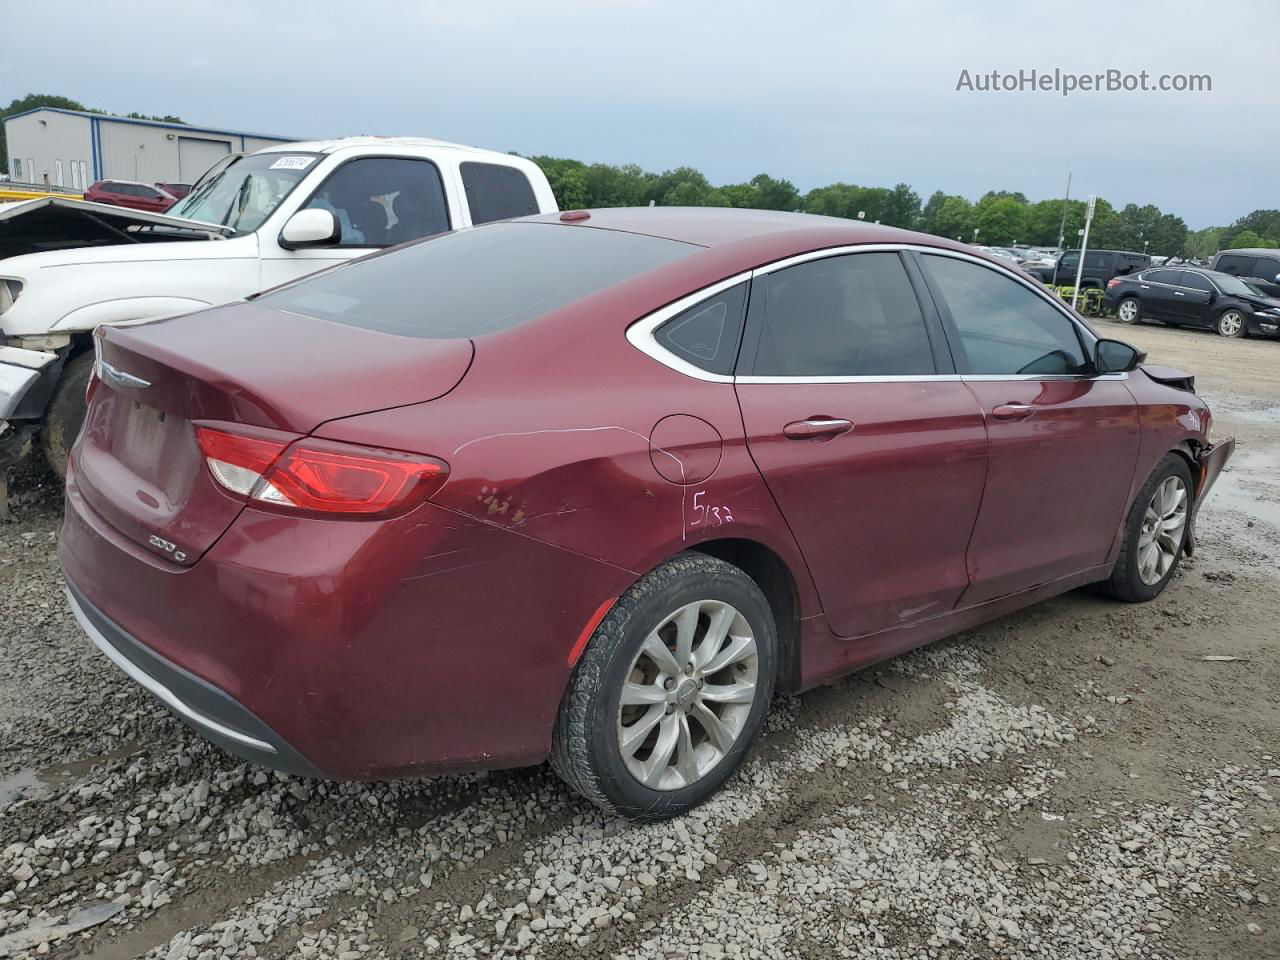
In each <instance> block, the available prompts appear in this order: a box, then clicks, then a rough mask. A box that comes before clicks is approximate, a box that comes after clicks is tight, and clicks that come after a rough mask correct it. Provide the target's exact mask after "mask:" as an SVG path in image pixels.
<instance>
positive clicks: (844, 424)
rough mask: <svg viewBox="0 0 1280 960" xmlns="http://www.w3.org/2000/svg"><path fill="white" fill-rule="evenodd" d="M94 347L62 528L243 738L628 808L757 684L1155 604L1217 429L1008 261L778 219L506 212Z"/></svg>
mask: <svg viewBox="0 0 1280 960" xmlns="http://www.w3.org/2000/svg"><path fill="white" fill-rule="evenodd" d="M96 342H97V347H98V366H97V374H96V376H95V378H94V379H93V380H92V381H91V387H90V391H91V401H90V405H89V415H88V419H87V421H86V425H85V428H84V430H83V432H82V434H81V436H80V439H79V441H78V443H77V444H76V446H75V448H74V451H73V453H72V456H71V463H70V469H69V471H68V476H67V510H66V521H65V526H64V528H63V532H62V536H61V539H60V543H59V553H60V557H61V562H62V565H63V569H64V571H65V573H66V579H67V583H68V585H69V588H70V595H71V603H72V607H73V609H74V611H75V614H76V616H77V617H78V619H79V621H80V623H81V624H82V626H83V627H84V629H85V630H86V631H87V632H88V634H89V635H90V636H91V637H92V638H93V640H94V641H95V642H96V643H97V644H98V645H99V646H100V647H101V648H102V649H103V651H105V652H106V654H107V655H108V656H109V657H110V658H111V659H112V660H114V661H115V662H116V663H117V664H118V665H119V666H120V667H122V668H123V669H124V670H125V671H127V672H128V673H129V674H131V675H132V676H133V677H134V678H135V679H136V680H137V681H138V682H139V683H141V684H142V685H143V686H145V687H146V688H147V689H149V690H150V691H152V692H153V693H154V694H155V695H156V696H158V697H159V698H160V699H161V700H162V701H164V702H165V703H166V704H168V706H169V707H170V708H171V709H173V710H174V711H175V712H176V713H177V714H178V715H179V716H180V717H182V718H183V719H184V720H186V721H187V722H188V723H190V724H191V725H192V726H193V727H195V728H196V729H197V730H199V731H200V732H202V733H203V734H205V735H206V736H207V737H208V738H209V739H211V740H213V741H215V742H217V743H219V744H221V745H223V746H224V747H226V748H227V749H229V750H231V751H233V752H234V753H237V754H239V755H241V756H244V757H248V758H250V759H252V760H255V761H258V762H261V763H263V764H266V765H268V766H272V767H275V768H278V769H283V770H287V771H293V772H295V773H300V774H305V775H310V776H323V777H335V778H384V777H393V776H401V775H413V774H422V773H438V772H444V771H454V770H463V769H472V768H492V767H503V766H515V765H522V764H533V763H537V762H539V761H542V760H544V759H546V758H548V757H550V759H551V761H552V763H553V764H554V766H555V768H556V769H557V770H558V771H559V772H560V773H561V774H562V775H563V777H564V778H565V779H566V780H567V781H568V782H569V783H570V784H571V785H572V786H573V787H575V788H576V789H577V790H578V791H579V792H580V793H582V794H583V795H585V796H586V797H588V798H590V799H591V800H593V801H595V802H597V803H598V804H600V805H601V806H603V807H605V808H607V809H610V810H614V811H617V812H618V813H621V814H623V815H625V816H628V817H634V818H638V819H652V818H658V817H664V816H670V815H673V814H676V813H679V812H681V811H683V810H686V809H688V808H689V807H690V806H691V805H693V804H696V803H698V802H699V801H701V800H702V799H704V798H705V797H707V796H708V795H709V794H710V793H712V792H713V791H714V790H715V789H716V788H717V787H718V786H719V785H720V784H721V783H723V782H724V781H725V779H726V778H727V777H729V776H730V775H731V774H732V773H733V771H734V769H735V768H736V767H737V766H738V764H739V763H740V762H741V761H742V759H743V756H744V754H745V753H746V752H747V750H748V748H749V747H750V745H751V743H752V741H753V740H754V738H755V737H756V735H757V733H758V732H759V730H760V728H761V725H762V723H763V721H764V718H765V713H766V711H767V710H768V709H769V703H770V699H771V697H772V696H773V694H774V692H775V690H785V691H798V690H803V689H805V688H806V687H811V686H813V685H815V684H817V683H819V682H821V681H824V680H827V679H829V678H831V677H835V676H837V675H839V674H843V673H846V672H848V671H851V670H854V669H857V668H859V667H862V666H864V665H866V664H869V663H872V662H874V661H877V660H881V659H883V658H886V657H890V656H893V655H894V654H897V653H900V652H902V651H905V650H908V649H910V648H912V647H916V646H919V645H921V644H924V643H928V642H930V641H933V640H937V639H938V638H940V637H944V636H946V635H948V634H951V633H955V632H956V631H958V630H964V629H967V628H969V627H972V626H974V625H975V624H978V623H981V622H982V621H985V620H989V619H991V618H993V617H998V616H1000V615H1002V614H1006V613H1008V612H1010V611H1012V610H1015V609H1018V608H1020V607H1023V606H1026V605H1027V604H1030V603H1034V602H1036V601H1038V600H1042V599H1044V598H1046V597H1050V596H1053V595H1054V594H1058V593H1062V592H1063V591H1066V590H1070V589H1072V588H1074V587H1079V586H1083V585H1085V584H1098V585H1100V587H1101V589H1102V590H1104V591H1105V592H1107V593H1109V594H1111V595H1112V596H1114V597H1117V598H1119V599H1121V600H1126V601H1140V600H1149V599H1151V598H1153V597H1155V596H1156V595H1158V594H1159V593H1160V592H1161V590H1163V589H1164V587H1165V585H1166V584H1167V583H1168V582H1169V579H1170V577H1171V576H1172V575H1173V572H1174V570H1175V569H1176V568H1177V565H1178V560H1179V556H1180V555H1181V554H1182V553H1183V552H1184V551H1186V552H1190V551H1191V550H1192V549H1193V546H1194V539H1193V535H1194V523H1195V515H1196V510H1197V508H1198V506H1199V504H1200V503H1201V502H1202V501H1203V499H1204V495H1205V492H1206V491H1207V490H1208V488H1209V486H1210V484H1212V483H1213V481H1214V479H1215V478H1216V476H1217V474H1218V472H1219V471H1220V470H1221V469H1222V466H1223V463H1224V462H1225V461H1226V459H1227V458H1228V456H1229V455H1230V453H1231V451H1232V448H1233V442H1232V441H1224V442H1222V443H1217V444H1213V443H1211V442H1210V439H1209V411H1208V409H1207V408H1206V406H1205V404H1204V402H1203V401H1201V400H1200V399H1199V398H1198V397H1197V396H1196V395H1195V394H1194V393H1193V392H1192V386H1193V384H1192V381H1191V378H1190V377H1189V376H1188V375H1186V374H1182V373H1180V372H1178V371H1175V370H1170V369H1168V368H1158V367H1149V366H1144V365H1143V359H1144V358H1143V356H1142V355H1141V354H1140V353H1139V352H1138V351H1136V350H1135V349H1134V348H1132V347H1130V346H1128V345H1126V344H1123V343H1120V342H1118V341H1114V340H1105V339H1099V338H1098V337H1097V335H1096V334H1094V333H1093V331H1092V330H1090V328H1089V327H1088V326H1086V325H1085V324H1084V323H1083V322H1082V321H1081V320H1080V319H1079V317H1078V316H1076V315H1075V314H1073V313H1072V312H1070V311H1069V310H1067V309H1065V308H1064V306H1063V305H1062V304H1061V303H1060V302H1059V301H1058V300H1056V299H1055V298H1054V297H1052V296H1051V295H1049V294H1047V293H1046V292H1045V291H1044V290H1043V288H1041V287H1040V286H1039V285H1038V284H1036V283H1034V282H1033V281H1030V280H1029V279H1027V278H1026V277H1025V276H1023V275H1022V274H1020V273H1019V272H1017V271H1015V270H1012V269H1010V268H1008V267H1007V266H1005V265H1003V264H1001V263H998V262H996V261H993V260H989V259H986V258H984V257H981V256H976V255H974V254H973V253H972V252H970V250H969V249H968V248H966V247H965V246H963V245H961V244H956V243H950V242H948V241H946V240H942V239H940V238H938V237H931V236H923V235H920V234H914V233H908V232H904V231H900V230H895V229H891V228H888V227H878V226H872V225H866V224H861V223H854V222H849V221H844V220H835V219H827V218H820V217H810V216H803V215H796V214H781V213H765V212H756V211H740V210H710V209H707V210H694V209H677V208H667V209H663V208H656V209H639V210H632V209H618V210H600V211H593V212H591V213H586V212H582V211H575V212H571V213H565V214H560V215H550V216H542V217H534V218H529V219H524V220H518V221H510V222H505V223H495V224H490V225H486V226H483V227H479V228H476V229H472V230H464V231H459V232H457V233H452V234H445V235H442V236H439V237H436V238H433V239H428V240H425V241H421V242H418V243H414V244H410V245H407V246H403V247H399V248H396V249H393V250H389V251H387V252H385V253H379V254H376V255H374V256H370V257H367V258H365V259H363V260H360V261H357V262H354V263H351V264H350V265H344V266H341V267H338V268H336V269H332V270H328V271H326V272H324V273H322V274H319V275H316V276H313V277H310V278H308V279H303V280H300V281H298V282H295V283H292V284H289V285H286V286H283V287H279V288H276V289H275V290H272V291H269V292H267V293H264V294H260V295H258V296H256V297H254V298H251V299H250V301H249V302H243V303H238V304H234V305H229V306H224V307H217V308H213V309H211V310H206V311H203V312H201V313H197V314H191V315H188V316H183V317H177V318H172V319H167V320H162V321H158V322H151V323H144V324H139V325H131V326H121V327H103V328H100V329H99V336H98V338H97V341H96Z"/></svg>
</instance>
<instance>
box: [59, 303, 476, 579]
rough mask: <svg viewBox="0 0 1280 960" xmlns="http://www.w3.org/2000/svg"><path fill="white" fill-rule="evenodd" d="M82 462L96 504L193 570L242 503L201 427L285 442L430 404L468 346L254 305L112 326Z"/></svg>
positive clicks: (460, 368)
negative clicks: (206, 449) (332, 425)
mask: <svg viewBox="0 0 1280 960" xmlns="http://www.w3.org/2000/svg"><path fill="white" fill-rule="evenodd" d="M98 350H99V367H98V369H99V379H100V382H99V383H98V384H97V385H96V387H95V388H94V393H93V397H92V402H91V403H90V406H89V413H88V417H87V419H86V421H85V426H84V429H83V431H82V433H81V437H80V440H79V441H78V442H77V445H76V449H75V453H74V455H73V458H72V471H73V474H74V482H75V483H76V485H77V489H78V491H79V492H80V494H81V496H82V497H83V498H84V500H85V502H86V503H87V504H88V505H89V506H90V507H92V508H93V509H94V510H95V511H96V512H97V513H98V514H99V515H100V516H101V517H102V518H103V519H104V520H105V521H106V522H107V523H109V524H110V525H111V526H113V527H114V528H115V529H116V530H118V531H119V532H120V533H121V534H123V535H124V536H126V537H128V538H129V539H130V540H132V541H134V542H135V543H137V544H139V545H141V546H142V547H144V548H146V549H148V550H150V551H152V552H154V553H156V554H158V555H161V556H163V557H164V558H165V559H167V560H169V561H171V562H173V563H177V564H180V565H190V564H192V563H195V562H196V560H198V559H199V558H200V556H201V555H203V554H204V552H205V551H206V550H208V549H209V547H211V546H212V545H213V543H214V542H215V541H216V540H217V539H218V537H220V536H221V535H222V533H223V532H224V531H225V530H226V529H227V527H229V526H230V525H231V522H232V521H233V520H234V519H235V518H236V516H237V515H238V514H239V512H240V510H241V509H242V508H243V506H244V503H243V501H242V500H241V499H238V498H237V497H235V496H233V495H231V494H230V493H228V492H227V491H225V490H224V489H223V488H222V487H220V486H219V485H218V484H217V482H216V481H215V480H214V479H213V477H212V476H211V475H210V473H209V470H208V468H207V466H206V464H205V458H204V454H203V453H202V451H201V450H200V447H199V445H198V443H197V440H196V435H195V430H194V427H193V424H196V423H205V424H212V425H215V426H217V427H219V428H220V429H230V430H232V431H235V432H239V433H243V434H247V435H249V436H255V437H259V438H263V439H271V440H279V441H284V442H287V441H289V440H290V439H293V438H296V437H299V436H303V435H305V434H308V433H310V432H311V431H312V430H314V429H315V428H316V427H318V426H319V425H320V424H322V423H324V422H326V421H328V420H332V419H336V418H339V417H347V416H354V415H357V414H360V413H368V412H371V411H374V410H382V409H387V408H390V407H396V406H401V405H404V404H410V403H420V402H423V401H426V400H432V399H434V398H436V397H440V396H442V395H444V394H446V393H448V392H449V391H450V390H452V389H453V388H454V387H455V386H457V384H458V383H459V382H460V381H461V379H462V377H463V375H464V374H465V373H466V371H467V368H468V367H469V366H470V364H471V359H472V355H473V347H472V343H471V341H470V340H465V339H458V340H429V339H421V338H408V337H400V336H395V335H392V334H386V333H379V332H375V331H369V330H363V329H359V328H355V327H348V326H343V325H340V324H335V323H331V322H329V321H325V320H318V319H313V318H309V317H301V316H296V315H293V314H283V313H279V312H277V311H273V310H268V309H265V308H262V307H258V306H255V305H252V304H238V305H234V306H229V307H223V308H216V309H213V310H206V311H201V312H200V313H197V314H189V315H187V316H184V317H178V318H173V319H170V320H165V321H161V322H155V323H144V324H138V325H132V326H123V327H113V328H103V329H102V332H101V335H100V336H99V338H98Z"/></svg>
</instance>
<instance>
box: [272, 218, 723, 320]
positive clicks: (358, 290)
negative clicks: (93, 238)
mask: <svg viewBox="0 0 1280 960" xmlns="http://www.w3.org/2000/svg"><path fill="white" fill-rule="evenodd" d="M701 249H702V248H701V247H698V246H695V245H693V244H689V243H681V242H680V241H677V240H666V239H663V238H661V237H648V236H643V235H641V234H635V233H621V232H619V231H616V230H593V229H591V228H583V227H562V226H559V225H558V224H538V223H494V224H489V225H487V226H483V227H477V228H475V229H472V230H462V231H459V232H457V233H449V234H444V235H442V236H439V237H435V238H432V239H430V240H425V241H423V242H421V243H415V244H413V245H412V246H408V247H404V248H402V249H399V250H392V251H390V252H388V253H385V254H380V255H377V256H373V257H369V258H367V259H364V260H361V261H358V262H355V263H352V264H350V265H349V266H343V267H340V268H338V269H336V270H329V271H326V272H324V273H322V274H319V275H317V276H315V277H311V278H309V279H306V280H302V281H299V282H298V283H294V284H290V285H289V286H287V287H283V288H282V289H280V290H277V291H275V292H273V293H268V294H264V295H263V296H261V297H259V298H258V299H257V302H258V303H260V304H262V305H263V306H268V307H272V308H273V309H276V310H284V311H286V312H288V313H300V314H304V315H307V316H312V317H319V318H321V319H324V320H333V321H336V322H338V323H346V324H349V325H351V326H354V327H365V328H366V329H369V330H378V331H381V332H383V333H395V334H400V335H401V336H406V337H427V338H431V339H453V338H460V337H475V336H480V335H481V334H485V333H495V332H497V331H499V330H506V329H509V328H511V327H515V326H518V325H520V324H522V323H527V322H528V321H530V320H533V319H536V318H537V317H540V316H543V315H544V314H547V313H550V312H551V311H552V310H555V309H557V308H558V307H562V306H564V305H565V304H567V303H571V302H573V301H574V300H580V299H581V298H582V297H585V296H587V295H588V294H592V293H596V292H598V291H600V290H604V289H605V288H606V287H611V286H613V285H614V284H617V283H621V282H622V281H624V280H628V279H630V278H631V277H634V276H638V275H639V274H641V273H644V272H646V271H648V270H652V269H654V268H656V267H660V266H662V265H664V264H667V263H671V262H672V261H674V260H679V259H680V258H681V257H687V256H689V255H690V254H692V253H696V252H698V251H699V250H701Z"/></svg>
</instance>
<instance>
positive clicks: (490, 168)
mask: <svg viewBox="0 0 1280 960" xmlns="http://www.w3.org/2000/svg"><path fill="white" fill-rule="evenodd" d="M461 166H462V187H463V189H464V190H465V191H466V194H467V206H468V207H469V208H470V210H471V222H472V223H477V224H478V223H489V222H490V221H492V220H509V219H511V218H512V217H527V216H529V215H530V214H532V213H537V212H538V201H537V200H536V199H535V198H534V196H533V187H532V186H530V185H529V178H528V177H526V176H525V175H524V174H523V173H521V172H520V171H519V170H517V169H516V168H515V167H508V166H507V165H506V164H501V163H463V164H462V165H461Z"/></svg>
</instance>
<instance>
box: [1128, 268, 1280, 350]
mask: <svg viewBox="0 0 1280 960" xmlns="http://www.w3.org/2000/svg"><path fill="white" fill-rule="evenodd" d="M1103 299H1104V302H1105V303H1106V305H1107V306H1108V307H1110V308H1112V309H1113V310H1115V312H1116V316H1117V317H1118V318H1119V319H1120V322H1121V323H1137V322H1139V321H1141V320H1157V321H1159V322H1160V323H1167V324H1169V325H1170V326H1177V327H1205V328H1208V329H1213V330H1217V331H1218V333H1220V334H1222V336H1224V337H1246V336H1249V335H1250V334H1257V335H1261V336H1275V335H1276V333H1277V332H1280V299H1276V298H1275V297H1270V296H1268V295H1267V294H1266V293H1264V292H1263V291H1262V290H1261V289H1260V288H1259V287H1258V286H1256V285H1255V284H1253V283H1252V282H1249V281H1245V280H1241V279H1240V278H1239V277H1233V276H1232V275H1231V274H1229V273H1221V272H1218V271H1214V270H1204V269H1201V268H1199V267H1179V268H1178V269H1173V268H1171V267H1158V268H1156V269H1153V270H1144V271H1143V272H1142V273H1139V274H1135V275H1133V276H1129V277H1116V278H1114V279H1113V280H1112V281H1111V282H1110V283H1108V284H1107V292H1106V295H1105V296H1104V298H1103Z"/></svg>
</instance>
